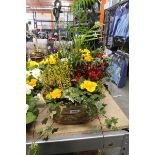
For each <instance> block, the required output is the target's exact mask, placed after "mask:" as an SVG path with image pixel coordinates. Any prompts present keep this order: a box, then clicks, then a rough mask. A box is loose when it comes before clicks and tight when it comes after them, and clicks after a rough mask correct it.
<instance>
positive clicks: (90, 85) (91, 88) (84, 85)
mask: <svg viewBox="0 0 155 155" xmlns="http://www.w3.org/2000/svg"><path fill="white" fill-rule="evenodd" d="M96 86H97V83H96V82H92V81H89V80H85V81H84V82H83V83H82V84H81V85H80V88H81V89H86V90H87V91H89V92H91V93H92V92H94V91H95V89H96Z"/></svg>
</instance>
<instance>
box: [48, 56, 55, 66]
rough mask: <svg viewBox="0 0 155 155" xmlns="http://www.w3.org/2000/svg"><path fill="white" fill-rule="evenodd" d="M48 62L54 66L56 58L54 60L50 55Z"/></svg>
mask: <svg viewBox="0 0 155 155" xmlns="http://www.w3.org/2000/svg"><path fill="white" fill-rule="evenodd" d="M49 62H50V64H52V65H54V64H56V58H55V57H54V56H53V55H51V56H50V57H49Z"/></svg>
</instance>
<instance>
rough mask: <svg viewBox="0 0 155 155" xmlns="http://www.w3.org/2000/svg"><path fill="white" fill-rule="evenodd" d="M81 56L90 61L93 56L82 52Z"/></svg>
mask: <svg viewBox="0 0 155 155" xmlns="http://www.w3.org/2000/svg"><path fill="white" fill-rule="evenodd" d="M83 58H84V60H86V61H92V60H93V57H92V56H91V55H90V54H84V55H83Z"/></svg>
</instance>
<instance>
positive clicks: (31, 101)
mask: <svg viewBox="0 0 155 155" xmlns="http://www.w3.org/2000/svg"><path fill="white" fill-rule="evenodd" d="M37 101H38V98H37V97H33V96H32V95H26V104H28V105H29V109H28V112H32V113H33V114H34V115H36V116H37V115H38V113H39V110H38V108H37Z"/></svg>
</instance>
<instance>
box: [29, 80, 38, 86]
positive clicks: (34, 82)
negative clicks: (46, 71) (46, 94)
mask: <svg viewBox="0 0 155 155" xmlns="http://www.w3.org/2000/svg"><path fill="white" fill-rule="evenodd" d="M26 83H27V84H28V85H30V86H32V87H35V86H36V83H37V80H36V79H31V81H27V82H26Z"/></svg>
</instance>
